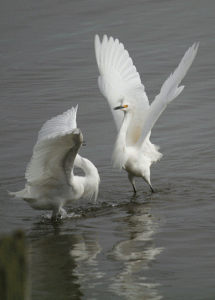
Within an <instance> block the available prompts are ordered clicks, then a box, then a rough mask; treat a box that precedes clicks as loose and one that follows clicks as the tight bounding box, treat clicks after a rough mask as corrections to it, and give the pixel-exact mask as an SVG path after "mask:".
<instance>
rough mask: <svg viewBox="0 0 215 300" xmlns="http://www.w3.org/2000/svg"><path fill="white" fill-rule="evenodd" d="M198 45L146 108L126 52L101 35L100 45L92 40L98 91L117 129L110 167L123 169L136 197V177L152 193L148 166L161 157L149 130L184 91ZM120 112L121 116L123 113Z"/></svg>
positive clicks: (135, 71)
mask: <svg viewBox="0 0 215 300" xmlns="http://www.w3.org/2000/svg"><path fill="white" fill-rule="evenodd" d="M197 50H198V44H196V43H195V44H193V45H192V46H191V47H190V48H189V49H188V50H187V52H186V53H185V55H184V57H183V58H182V60H181V62H180V64H179V66H178V67H177V68H176V70H175V71H174V72H173V73H172V74H171V75H170V76H169V78H168V79H167V80H166V81H165V82H164V84H163V86H162V87H161V90H160V93H159V95H157V96H156V97H155V100H154V101H153V102H152V103H151V105H150V104H149V101H148V98H147V95H146V93H145V88H144V85H143V84H142V83H141V79H140V75H139V73H138V72H137V70H136V67H135V66H134V65H133V61H132V59H131V58H130V56H129V54H128V51H126V50H125V49H124V45H123V44H122V43H120V42H119V40H118V39H115V40H114V39H113V38H112V37H110V38H109V39H108V37H107V36H106V35H104V37H103V40H102V42H101V41H100V39H99V36H98V35H96V36H95V53H96V60H97V64H98V69H99V73H100V76H99V78H98V84H99V88H100V91H101V92H102V94H103V95H104V97H105V98H106V99H107V101H108V103H109V106H110V109H111V112H112V114H113V118H114V121H115V123H116V127H117V132H118V135H117V138H116V142H115V146H114V151H113V155H112V161H113V165H114V167H115V168H117V169H122V168H123V169H125V170H126V171H127V172H128V178H129V180H130V182H131V184H132V186H133V189H134V193H136V187H135V177H142V178H143V179H144V180H145V181H146V182H147V183H148V184H149V186H150V188H151V190H152V192H154V190H153V188H152V185H151V181H150V166H151V164H152V163H154V162H156V161H158V160H159V159H160V158H161V157H162V154H161V153H160V152H159V151H158V149H159V148H158V147H157V146H156V145H154V144H152V143H151V142H150V139H149V138H150V134H151V129H152V127H153V126H154V124H155V122H156V121H157V119H158V118H159V116H160V114H161V113H162V112H163V110H164V109H165V108H166V106H167V104H169V103H170V102H171V101H172V100H173V99H175V98H176V97H177V96H178V95H179V94H180V93H181V92H182V90H183V88H184V86H179V84H180V82H181V80H182V79H183V78H184V76H185V75H186V73H187V71H188V69H189V68H190V66H191V64H192V62H193V60H194V58H195V56H196V53H197ZM122 112H123V113H122Z"/></svg>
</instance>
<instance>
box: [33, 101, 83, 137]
mask: <svg viewBox="0 0 215 300" xmlns="http://www.w3.org/2000/svg"><path fill="white" fill-rule="evenodd" d="M77 110H78V105H77V106H76V107H72V108H71V109H68V110H67V111H65V112H64V113H63V114H62V115H59V116H57V117H54V118H52V119H51V120H48V121H47V122H46V123H45V124H44V125H43V127H42V128H41V130H40V131H39V133H38V140H37V142H39V141H41V140H42V139H43V138H47V137H48V136H50V135H51V134H54V135H55V134H58V133H60V134H62V133H63V132H67V131H68V130H71V129H74V128H77V122H76V114H77Z"/></svg>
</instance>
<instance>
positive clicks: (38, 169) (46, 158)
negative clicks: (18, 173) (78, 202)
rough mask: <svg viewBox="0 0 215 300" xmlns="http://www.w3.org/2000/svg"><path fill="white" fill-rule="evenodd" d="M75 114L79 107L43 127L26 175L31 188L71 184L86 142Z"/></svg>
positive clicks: (53, 119)
mask: <svg viewBox="0 0 215 300" xmlns="http://www.w3.org/2000/svg"><path fill="white" fill-rule="evenodd" d="M76 112H77V107H76V108H73V107H72V108H71V109H69V110H68V111H67V112H65V113H63V114H62V115H59V116H57V117H54V118H52V119H51V120H49V121H47V122H46V123H45V124H44V125H43V127H42V129H41V130H40V132H39V135H38V141H37V143H36V145H35V146H34V149H33V156H32V158H31V161H30V162H29V164H28V166H27V169H26V173H25V178H26V179H27V182H28V183H30V184H31V185H40V184H48V185H50V186H52V185H57V184H62V183H69V182H70V179H71V176H72V168H73V165H74V159H75V157H76V154H77V152H78V150H79V148H80V146H81V144H82V142H83V136H82V133H81V131H80V130H79V129H77V128H76V126H77V124H76ZM74 126H75V127H74Z"/></svg>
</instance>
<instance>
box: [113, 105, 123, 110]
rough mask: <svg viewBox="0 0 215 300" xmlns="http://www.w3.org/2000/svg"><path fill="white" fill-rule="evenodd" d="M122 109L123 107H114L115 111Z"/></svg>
mask: <svg viewBox="0 0 215 300" xmlns="http://www.w3.org/2000/svg"><path fill="white" fill-rule="evenodd" d="M122 108H124V106H122V105H120V106H116V107H114V110H117V109H122Z"/></svg>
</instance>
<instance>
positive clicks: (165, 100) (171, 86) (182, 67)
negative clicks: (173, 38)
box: [138, 43, 199, 145]
mask: <svg viewBox="0 0 215 300" xmlns="http://www.w3.org/2000/svg"><path fill="white" fill-rule="evenodd" d="M198 46H199V43H194V44H193V45H192V46H191V47H190V48H189V49H188V50H187V51H186V53H185V55H184V56H183V58H182V60H181V62H180V64H179V65H178V67H177V68H176V70H175V71H174V73H173V74H171V75H170V76H169V78H168V79H167V80H166V81H165V82H164V84H163V86H162V87H161V91H160V93H159V95H157V96H156V97H155V100H154V101H153V102H152V104H151V105H150V107H149V110H148V114H147V117H146V119H145V122H144V124H143V129H142V132H141V136H140V139H139V141H138V144H139V145H142V144H143V142H144V140H145V139H146V137H147V135H148V134H149V132H150V131H151V129H152V127H153V126H154V124H155V122H156V121H157V119H158V118H159V116H160V115H161V113H162V112H163V110H164V109H165V108H166V106H167V104H169V103H170V102H171V101H172V100H173V99H175V98H176V97H177V96H178V95H179V94H180V93H181V92H182V90H183V89H184V86H180V87H179V86H178V85H179V84H180V82H181V81H182V79H183V78H184V76H185V75H186V73H187V71H188V70H189V68H190V66H191V64H192V62H193V60H194V58H195V56H196V53H197V50H198Z"/></svg>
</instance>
